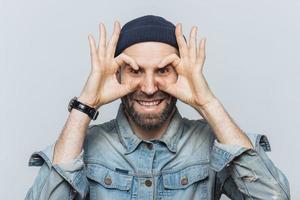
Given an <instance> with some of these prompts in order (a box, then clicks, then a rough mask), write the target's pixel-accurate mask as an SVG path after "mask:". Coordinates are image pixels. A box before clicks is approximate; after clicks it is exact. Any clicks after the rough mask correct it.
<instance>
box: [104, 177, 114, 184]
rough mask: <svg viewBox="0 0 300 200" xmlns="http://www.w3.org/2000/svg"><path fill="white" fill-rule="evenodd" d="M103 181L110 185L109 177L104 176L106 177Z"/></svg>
mask: <svg viewBox="0 0 300 200" xmlns="http://www.w3.org/2000/svg"><path fill="white" fill-rule="evenodd" d="M104 183H105V184H106V185H111V184H112V180H111V178H109V177H106V178H105V179H104Z"/></svg>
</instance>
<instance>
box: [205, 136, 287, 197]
mask: <svg viewBox="0 0 300 200" xmlns="http://www.w3.org/2000/svg"><path fill="white" fill-rule="evenodd" d="M246 134H247V136H248V137H249V139H250V140H251V142H252V144H253V147H254V149H251V148H244V147H240V146H235V145H225V144H221V143H219V142H218V141H217V140H216V139H215V140H214V144H213V147H212V154H211V162H210V165H211V168H212V169H213V170H215V171H216V172H217V176H216V189H215V190H216V191H215V192H216V196H221V194H222V193H224V194H225V195H226V196H228V197H229V198H231V199H234V200H238V199H249V200H250V199H251V200H253V199H261V200H265V199H280V200H288V199H290V189H289V183H288V180H287V178H286V176H285V175H284V174H283V173H282V171H281V170H280V169H278V168H277V167H276V166H275V165H274V163H273V162H272V161H271V160H270V158H269V157H268V156H267V154H266V151H271V148H270V144H269V141H268V139H267V137H266V136H265V135H260V134H254V133H246Z"/></svg>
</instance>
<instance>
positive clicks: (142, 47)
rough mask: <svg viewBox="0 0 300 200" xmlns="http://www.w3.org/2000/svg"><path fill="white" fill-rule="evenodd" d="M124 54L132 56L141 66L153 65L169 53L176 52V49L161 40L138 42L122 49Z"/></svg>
mask: <svg viewBox="0 0 300 200" xmlns="http://www.w3.org/2000/svg"><path fill="white" fill-rule="evenodd" d="M123 52H124V53H125V54H126V55H128V56H130V57H131V58H133V59H134V60H135V61H136V63H137V64H138V65H139V66H141V67H149V66H155V65H157V64H159V62H160V61H161V60H162V59H163V58H165V57H166V56H168V55H170V54H173V53H175V54H177V55H178V50H177V49H176V48H175V47H173V46H171V45H169V44H166V43H162V42H152V41H150V42H140V43H136V44H134V45H131V46H129V47H128V48H126V49H125V50H124V51H123Z"/></svg>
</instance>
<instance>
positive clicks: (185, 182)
mask: <svg viewBox="0 0 300 200" xmlns="http://www.w3.org/2000/svg"><path fill="white" fill-rule="evenodd" d="M180 183H181V185H187V184H188V183H189V180H188V178H187V177H183V178H181V181H180Z"/></svg>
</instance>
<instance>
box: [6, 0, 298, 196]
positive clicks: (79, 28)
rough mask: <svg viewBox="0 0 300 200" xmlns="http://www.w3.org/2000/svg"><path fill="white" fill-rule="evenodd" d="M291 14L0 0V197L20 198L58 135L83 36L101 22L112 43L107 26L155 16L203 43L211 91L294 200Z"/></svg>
mask: <svg viewBox="0 0 300 200" xmlns="http://www.w3.org/2000/svg"><path fill="white" fill-rule="evenodd" d="M299 10H300V2H299V1H291V0H289V1H275V0H272V1H271V0H252V1H238V0H227V1H215V0H211V1H204V0H197V1H189V0H186V1H174V0H173V1H171V0H164V1H155V0H154V1H141V0H128V1H112V0H111V1H100V0H98V1H75V0H73V1H71V0H65V1H57V0H51V1H50V0H44V1H37V0H27V1H21V0H19V1H16V0H0V105H1V111H0V148H1V151H0V162H1V169H0V177H1V179H0V195H1V197H0V198H1V199H12V200H18V199H24V197H25V194H26V192H27V190H28V189H29V187H30V186H31V185H32V183H33V180H34V178H35V176H36V175H37V172H38V168H37V167H28V159H29V156H30V155H31V153H32V152H34V151H35V150H41V149H43V148H45V147H46V146H47V145H48V144H51V143H53V142H54V141H55V139H56V138H57V137H58V135H59V134H60V131H61V129H62V127H63V125H64V123H65V121H66V119H67V116H68V111H67V104H68V102H69V100H70V99H71V98H72V97H73V96H78V95H79V94H80V91H81V89H82V87H83V85H84V83H85V81H86V79H87V76H88V73H89V70H90V57H89V46H88V38H87V36H88V33H92V34H93V35H94V36H95V37H96V38H98V34H99V33H98V24H99V23H100V22H104V23H105V24H106V27H107V29H108V36H109V37H110V36H111V33H112V28H113V22H114V20H116V19H117V20H119V21H120V22H121V25H124V24H125V23H126V22H127V21H129V20H131V19H133V18H136V17H139V16H142V15H146V14H154V15H160V16H162V17H165V18H166V19H168V20H170V21H172V22H173V23H177V22H181V23H182V24H183V30H184V33H185V35H186V36H188V34H189V31H190V29H191V27H192V26H193V25H196V26H198V36H199V37H203V36H205V37H207V43H206V44H207V59H206V63H205V66H204V74H205V77H206V79H207V81H208V83H209V85H210V87H211V89H212V91H213V92H214V94H215V95H216V96H217V97H218V98H219V99H220V100H221V102H222V103H223V105H224V106H225V108H226V109H227V111H228V112H229V113H230V115H231V116H232V117H233V119H234V120H235V121H236V123H237V124H238V125H239V126H240V127H241V128H242V129H243V130H244V131H248V132H257V133H263V134H266V135H267V136H268V138H269V140H270V142H271V147H272V152H271V153H269V156H270V157H271V158H272V160H273V161H274V163H275V164H276V166H278V167H279V168H280V169H281V170H282V171H283V172H284V173H285V174H286V176H287V177H288V179H289V181H290V187H291V193H292V197H293V199H300V192H299V190H298V188H299V187H300V183H299V178H300V177H299V173H298V171H299V164H300V162H299V155H298V153H299V152H300V145H299V138H300V136H299V129H300V128H299V124H300V123H299V120H300V118H299V112H300V106H299V103H300V94H299V85H300V78H299V73H300V70H299V67H300V59H299V58H300V56H299V53H300V51H299V47H300V39H299V36H300V26H299V18H300V12H299ZM119 103H120V100H116V101H115V102H113V103H111V104H108V105H105V106H103V107H101V108H100V116H99V117H98V119H97V120H96V121H95V122H94V121H93V122H92V123H102V122H105V121H107V120H110V119H112V118H114V117H115V115H116V111H117V106H118V105H119ZM178 106H179V110H180V112H181V114H182V115H183V116H185V117H188V118H191V119H197V118H200V117H201V116H200V115H199V114H198V113H197V112H196V111H194V110H193V109H192V107H190V106H188V105H185V104H183V103H181V102H179V103H178ZM297 190H298V191H297Z"/></svg>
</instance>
